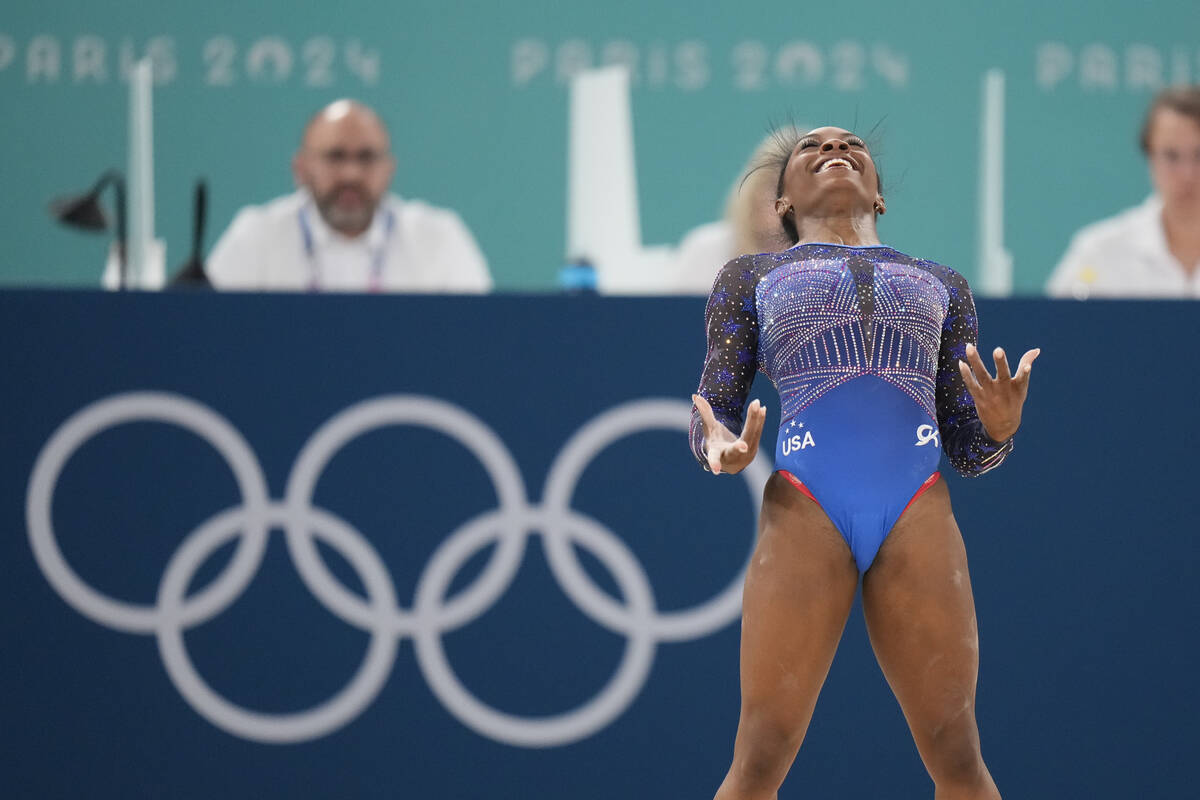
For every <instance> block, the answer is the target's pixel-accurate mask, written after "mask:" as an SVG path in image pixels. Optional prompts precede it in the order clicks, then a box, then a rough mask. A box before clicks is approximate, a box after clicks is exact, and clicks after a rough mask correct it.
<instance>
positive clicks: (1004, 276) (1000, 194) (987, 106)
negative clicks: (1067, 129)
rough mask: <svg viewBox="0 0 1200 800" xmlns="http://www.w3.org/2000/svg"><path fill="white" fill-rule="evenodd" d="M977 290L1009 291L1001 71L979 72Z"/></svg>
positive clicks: (995, 294) (987, 293)
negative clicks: (1005, 224)
mask: <svg viewBox="0 0 1200 800" xmlns="http://www.w3.org/2000/svg"><path fill="white" fill-rule="evenodd" d="M978 269H979V271H978V275H979V281H978V287H977V289H978V291H979V294H981V295H985V296H987V297H1008V296H1009V295H1011V294H1012V283H1013V279H1012V271H1013V264H1012V254H1011V253H1009V252H1008V251H1007V250H1005V249H1004V73H1003V72H1001V71H1000V70H998V69H992V70H988V71H987V73H986V74H985V75H984V76H983V102H982V109H981V112H980V120H979V267H978Z"/></svg>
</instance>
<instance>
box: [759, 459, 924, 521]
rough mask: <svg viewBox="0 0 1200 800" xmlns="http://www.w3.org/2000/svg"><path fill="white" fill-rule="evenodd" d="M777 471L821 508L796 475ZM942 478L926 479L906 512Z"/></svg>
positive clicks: (785, 471) (906, 508)
mask: <svg viewBox="0 0 1200 800" xmlns="http://www.w3.org/2000/svg"><path fill="white" fill-rule="evenodd" d="M776 471H777V472H778V473H779V474H780V475H782V476H783V477H784V478H786V479H787V482H788V483H790V484H791V485H792V486H795V487H796V488H797V489H799V490H800V493H801V494H803V495H804V496H805V497H807V498H808V499H809V500H812V501H813V502H814V503H816V504H817V505H818V506H819V505H821V501H820V500H818V499H817V498H816V497H815V496H814V495H813V493H812V491H810V490H809V488H808V487H807V486H805V485H804V484H803V483H802V482H801V481H800V479H799V478H797V477H796V476H795V475H793V474H792V473H790V472H788V471H787V470H786V469H781V470H776ZM940 477H942V473H940V472H935V473H933V474H932V475H930V476H929V477H928V478H926V479H925V482H924V483H922V484H921V488H919V489H917V493H916V494H914V495H913V496H912V500H909V501H908V505H907V506H905V507H904V511H908V508H909V506H911V505H912V504H913V503H915V502H917V498H918V497H920V496H921V495H923V494H925V492H927V491H929V487H931V486H933V485H934V484H935V483H937V481H938V478H940ZM904 511H901V512H900V513H901V514H903V513H904Z"/></svg>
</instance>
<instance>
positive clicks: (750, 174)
mask: <svg viewBox="0 0 1200 800" xmlns="http://www.w3.org/2000/svg"><path fill="white" fill-rule="evenodd" d="M797 136H799V133H798V131H797V130H796V128H795V126H788V127H785V128H781V129H779V130H776V131H772V132H771V133H770V134H768V135H767V136H766V138H764V139H763V140H762V141H761V142H759V143H758V146H757V147H756V148H754V152H753V153H751V155H750V158H749V160H748V161H747V162H746V165H745V166H744V167H743V168H742V170H741V173H740V174H739V176H738V178H737V180H736V181H734V184H733V186H731V187H730V189H729V195H728V197H727V198H726V200H725V216H724V218H723V219H720V220H718V221H716V222H710V223H708V224H706V225H701V226H700V227H698V228H694V229H693V230H691V231H690V232H688V233H687V234H686V235H685V236H684V237H683V240H682V241H680V243H679V249H678V250H677V251H676V255H675V259H674V261H673V262H672V275H673V277H672V279H671V281H670V284H671V289H672V290H674V291H676V292H678V293H680V294H702V295H707V294H708V292H709V290H710V289H712V285H713V280H714V279H715V278H716V277H717V273H718V272H720V270H721V267H723V266H725V264H726V263H727V262H728V261H730V260H731V259H734V258H736V257H737V256H740V255H745V254H747V253H774V252H778V251H780V250H786V249H787V248H788V247H790V246H791V242H789V241H788V240H787V237H785V236H784V235H783V231H781V230H780V228H779V218H778V217H776V216H775V213H774V211H773V206H772V204H773V203H774V202H775V188H776V187H775V183H776V177H777V176H776V175H775V173H774V172H773V171H772V170H771V169H769V168H768V167H769V166H770V165H772V164H774V163H776V162H777V161H778V159H779V158H781V157H783V158H786V157H787V154H788V147H789V143H790V142H791V141H793V140H794V139H795V138H796V137H797Z"/></svg>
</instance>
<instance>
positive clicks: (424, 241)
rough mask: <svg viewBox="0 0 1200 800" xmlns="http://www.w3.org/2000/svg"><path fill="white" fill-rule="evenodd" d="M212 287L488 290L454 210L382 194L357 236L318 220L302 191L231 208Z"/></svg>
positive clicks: (483, 266)
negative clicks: (233, 212)
mask: <svg viewBox="0 0 1200 800" xmlns="http://www.w3.org/2000/svg"><path fill="white" fill-rule="evenodd" d="M205 271H206V272H207V273H208V277H209V280H210V281H212V284H213V286H214V287H216V288H218V289H234V290H237V289H242V290H282V291H323V292H365V291H372V290H378V291H385V292H488V291H490V290H491V288H492V279H491V276H490V275H489V274H488V269H487V263H486V262H485V261H484V258H483V254H482V253H481V252H480V251H479V246H478V245H477V244H476V243H475V239H474V237H473V236H472V235H471V232H470V231H469V230H467V227H466V225H464V224H463V222H462V220H461V219H459V217H458V215H457V214H456V213H454V212H453V211H450V210H448V209H443V208H435V207H434V206H430V205H428V204H426V203H423V202H421V201H419V200H403V199H401V198H400V197H397V196H396V195H387V196H386V197H385V198H384V200H383V202H381V203H380V205H379V209H378V210H377V211H376V212H375V216H374V218H373V220H372V221H371V226H370V227H369V228H368V229H367V230H366V231H365V232H364V233H363V234H361V235H359V236H356V237H354V238H348V237H346V236H343V235H341V234H340V233H338V232H337V231H335V230H333V229H332V228H330V227H329V225H328V224H326V222H325V220H324V219H322V217H321V215H320V213H319V212H318V211H317V208H316V205H315V203H314V202H313V200H312V198H311V196H310V195H309V194H308V192H307V191H304V190H300V191H297V192H295V193H293V194H290V195H287V196H285V197H280V198H277V199H275V200H272V201H271V202H269V203H267V204H266V205H261V206H247V207H246V208H243V209H242V210H241V211H239V212H238V213H237V215H236V216H235V217H234V219H233V222H232V223H231V224H230V226H229V228H228V229H227V230H226V231H225V233H224V234H222V236H221V238H220V240H218V241H217V244H216V246H214V247H213V249H212V252H211V253H210V254H209V257H208V259H207V262H206V264H205Z"/></svg>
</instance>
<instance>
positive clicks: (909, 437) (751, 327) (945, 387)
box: [691, 244, 1012, 572]
mask: <svg viewBox="0 0 1200 800" xmlns="http://www.w3.org/2000/svg"><path fill="white" fill-rule="evenodd" d="M705 321H706V324H707V327H708V356H707V358H706V360H705V362H704V372H703V374H702V375H701V378H700V388H699V390H698V391H699V394H700V395H702V396H703V397H704V398H705V399H706V400H707V401H708V402H709V404H710V405H711V406H712V408H713V413H714V414H715V416H716V418H717V420H718V421H720V422H721V423H722V424H724V425H725V426H726V427H727V428H729V429H730V430H731V431H733V432H735V433H738V432H740V431H741V429H742V425H743V419H744V417H743V414H744V408H745V404H746V397H747V394H748V393H749V391H750V384H751V382H752V381H753V379H754V373H755V369H756V368H757V369H759V370H761V371H762V372H763V373H764V374H766V375H767V376H768V377H770V379H771V381H772V382H773V383H774V384H775V388H776V389H777V390H778V391H779V399H780V406H781V410H780V426H779V437H778V440H777V442H776V447H775V468H776V469H777V470H780V471H782V472H784V473H785V475H786V476H787V477H788V478H789V480H791V482H792V483H793V484H795V485H797V487H798V488H800V489H801V490H802V491H805V493H806V494H808V495H809V496H810V497H812V498H813V499H814V500H816V501H817V502H818V503H819V504H820V506H821V508H822V509H824V511H825V513H826V514H828V515H829V518H830V520H831V521H832V522H833V524H834V525H835V526H837V528H838V530H839V531H841V534H842V536H843V537H844V538H845V539H846V543H847V544H848V545H849V546H850V550H851V552H852V553H853V555H854V559H855V562H856V563H857V565H858V569H859V571H860V572H865V571H866V570H867V569H868V568H869V567H870V566H871V562H872V561H873V560H874V558H875V554H876V553H877V552H878V550H879V547H880V545H881V544H883V540H884V539H885V538H886V537H887V534H888V532H889V531H890V530H891V529H892V526H893V525H895V523H896V520H898V519H899V518H900V515H901V514H902V513H903V512H904V510H905V509H906V508H907V507H908V505H909V504H910V503H911V502H912V501H913V500H914V499H915V498H916V496H917V495H918V494H920V492H921V491H923V490H924V489H925V488H927V487H928V486H930V485H932V483H933V482H934V481H935V480H936V479H937V475H938V473H937V464H938V460H939V458H940V456H941V451H942V449H944V450H945V452H946V455H947V457H948V458H949V459H950V463H951V465H952V466H953V467H954V468H955V469H956V470H957V471H958V472H959V473H961V474H962V475H965V476H975V475H981V474H983V473H984V472H987V471H988V470H990V469H992V468H994V467H996V466H998V465H999V464H1000V462H1001V461H1003V460H1004V458H1005V457H1006V456H1007V455H1008V453H1009V452H1011V451H1012V440H1011V439H1009V440H1008V441H1005V442H996V441H993V440H992V439H991V438H989V437H988V435H987V433H986V432H985V431H984V429H983V426H982V424H981V423H980V422H979V417H978V415H977V414H976V412H975V402H974V400H973V399H972V398H971V395H970V394H969V393H968V392H967V389H966V386H965V384H964V383H963V379H962V376H961V375H960V374H959V371H958V361H959V359H965V358H966V345H967V343H971V344H975V343H976V341H977V339H978V324H977V321H976V318H975V303H974V301H973V300H972V298H971V290H970V289H969V288H968V286H967V282H966V280H965V279H964V278H963V277H962V276H961V275H959V274H958V273H957V272H955V271H954V270H952V269H950V268H949V267H945V266H942V265H941V264H936V263H934V262H931V261H924V260H921V259H917V258H913V257H911V256H907V255H904V254H903V253H899V252H897V251H896V250H893V249H892V248H890V247H884V246H874V247H843V246H840V245H831V244H803V245H797V246H796V247H793V248H791V249H790V250H786V251H784V252H782V253H765V254H760V255H753V256H742V257H740V258H737V259H735V260H733V261H731V262H729V263H728V264H727V265H725V267H724V269H722V270H721V272H720V274H719V275H718V276H717V280H716V283H715V284H714V286H713V291H712V294H711V295H710V296H709V300H708V307H707V309H706V310H705ZM691 443H692V452H693V453H694V454H695V456H696V458H697V459H698V460H699V461H700V462H701V464H705V465H707V459H706V458H705V453H704V441H703V426H702V425H701V424H700V417H699V413H698V412H696V411H695V410H693V413H692V428H691Z"/></svg>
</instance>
